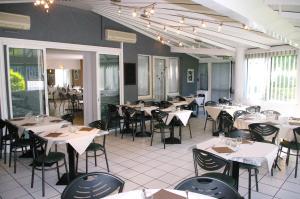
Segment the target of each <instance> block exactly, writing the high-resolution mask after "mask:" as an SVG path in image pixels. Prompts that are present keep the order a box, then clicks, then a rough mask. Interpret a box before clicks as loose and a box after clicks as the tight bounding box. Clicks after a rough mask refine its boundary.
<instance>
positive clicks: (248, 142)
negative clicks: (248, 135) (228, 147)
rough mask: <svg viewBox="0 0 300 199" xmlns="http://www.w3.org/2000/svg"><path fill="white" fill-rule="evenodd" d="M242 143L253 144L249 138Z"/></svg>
mask: <svg viewBox="0 0 300 199" xmlns="http://www.w3.org/2000/svg"><path fill="white" fill-rule="evenodd" d="M242 144H252V142H250V141H249V140H243V141H242Z"/></svg>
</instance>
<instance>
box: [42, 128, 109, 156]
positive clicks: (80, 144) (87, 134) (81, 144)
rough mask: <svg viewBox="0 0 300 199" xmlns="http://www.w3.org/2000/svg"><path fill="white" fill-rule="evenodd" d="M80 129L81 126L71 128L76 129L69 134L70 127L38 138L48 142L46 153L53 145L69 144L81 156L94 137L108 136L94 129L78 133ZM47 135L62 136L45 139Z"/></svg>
mask: <svg viewBox="0 0 300 199" xmlns="http://www.w3.org/2000/svg"><path fill="white" fill-rule="evenodd" d="M82 127H83V126H72V128H76V129H77V130H76V131H75V132H74V133H71V132H70V128H71V127H65V128H60V129H58V130H56V131H46V132H43V133H40V134H39V136H40V137H42V138H44V139H46V140H47V141H48V144H47V149H46V153H48V152H49V151H50V149H51V146H52V145H53V144H70V145H71V146H72V147H73V148H74V149H75V150H76V151H77V152H78V153H79V154H82V153H84V152H85V150H86V148H87V147H88V146H89V144H90V143H91V142H92V141H93V139H94V138H95V137H97V136H103V135H107V134H109V132H108V131H101V130H99V129H96V128H93V129H92V130H91V131H80V129H81V128H82ZM49 133H62V135H60V136H58V137H47V135H48V134H49Z"/></svg>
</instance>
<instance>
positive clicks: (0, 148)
mask: <svg viewBox="0 0 300 199" xmlns="http://www.w3.org/2000/svg"><path fill="white" fill-rule="evenodd" d="M0 133H1V135H0V159H2V148H3V141H2V131H1V132H0Z"/></svg>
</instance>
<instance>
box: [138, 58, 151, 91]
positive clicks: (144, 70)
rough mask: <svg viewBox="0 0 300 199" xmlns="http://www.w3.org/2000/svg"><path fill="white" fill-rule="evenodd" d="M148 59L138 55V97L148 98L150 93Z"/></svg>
mask: <svg viewBox="0 0 300 199" xmlns="http://www.w3.org/2000/svg"><path fill="white" fill-rule="evenodd" d="M150 74H151V72H150V57H149V56H146V55H138V95H139V96H149V95H151V93H150V90H151V89H150Z"/></svg>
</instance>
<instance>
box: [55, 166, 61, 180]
mask: <svg viewBox="0 0 300 199" xmlns="http://www.w3.org/2000/svg"><path fill="white" fill-rule="evenodd" d="M58 166H59V165H58V162H56V171H57V178H58V180H59V179H60V173H59V167H58Z"/></svg>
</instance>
